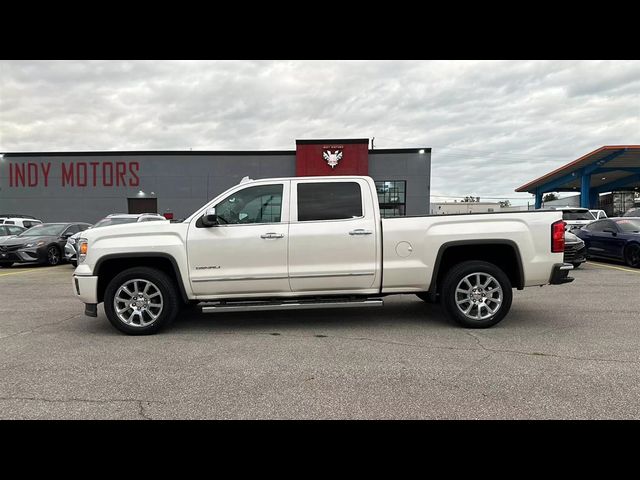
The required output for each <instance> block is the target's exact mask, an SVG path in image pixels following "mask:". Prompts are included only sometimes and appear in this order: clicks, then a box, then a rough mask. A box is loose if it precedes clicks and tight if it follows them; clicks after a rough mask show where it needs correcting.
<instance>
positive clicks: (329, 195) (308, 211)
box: [298, 182, 362, 222]
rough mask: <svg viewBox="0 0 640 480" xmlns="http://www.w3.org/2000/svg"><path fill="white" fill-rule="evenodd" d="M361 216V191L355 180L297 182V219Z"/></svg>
mask: <svg viewBox="0 0 640 480" xmlns="http://www.w3.org/2000/svg"><path fill="white" fill-rule="evenodd" d="M358 217H362V191H361V189H360V185H359V184H358V183H356V182H335V183H330V182H322V183H299V184H298V221H300V222H308V221H312V220H343V219H347V218H358Z"/></svg>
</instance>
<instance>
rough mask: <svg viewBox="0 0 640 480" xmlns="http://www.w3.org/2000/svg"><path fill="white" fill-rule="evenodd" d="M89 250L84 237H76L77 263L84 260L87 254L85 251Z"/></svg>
mask: <svg viewBox="0 0 640 480" xmlns="http://www.w3.org/2000/svg"><path fill="white" fill-rule="evenodd" d="M88 250H89V242H88V241H87V239H86V238H79V239H78V263H82V262H84V259H85V258H86V256H87V251H88Z"/></svg>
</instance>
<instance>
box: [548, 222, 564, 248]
mask: <svg viewBox="0 0 640 480" xmlns="http://www.w3.org/2000/svg"><path fill="white" fill-rule="evenodd" d="M564 226H565V223H564V222H563V221H562V220H558V221H557V222H554V223H552V224H551V251H552V252H553V253H562V252H564Z"/></svg>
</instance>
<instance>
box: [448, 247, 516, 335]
mask: <svg viewBox="0 0 640 480" xmlns="http://www.w3.org/2000/svg"><path fill="white" fill-rule="evenodd" d="M475 273H479V274H480V275H481V277H480V278H481V279H482V276H483V275H484V276H485V277H484V279H485V280H488V277H487V275H490V276H491V277H493V279H494V281H495V282H497V283H498V284H499V286H500V289H501V292H502V301H501V303H500V305H499V306H497V308H496V305H497V302H492V301H491V300H490V298H491V297H492V296H493V294H494V293H495V290H496V286H493V287H492V286H491V285H495V282H491V283H490V285H489V286H488V289H487V290H486V292H485V291H484V289H483V291H482V293H483V294H485V295H483V297H482V298H481V299H480V300H479V302H481V304H480V305H472V304H471V301H469V302H467V303H463V304H462V305H464V306H465V307H466V305H470V307H469V308H470V309H471V310H470V312H469V313H468V315H472V314H473V312H475V313H476V314H477V313H478V312H480V313H479V315H480V317H482V316H487V315H488V316H487V318H478V319H475V318H473V319H472V318H469V317H468V316H467V315H465V314H464V312H462V311H461V310H460V308H463V307H460V308H458V304H457V301H461V300H462V299H464V298H467V297H465V295H464V294H461V293H458V292H457V291H456V290H457V288H458V284H459V283H461V282H463V279H464V278H465V277H467V276H468V275H472V274H475ZM474 278H475V277H474ZM472 280H473V279H472ZM480 281H481V282H482V280H480ZM465 285H466V284H465ZM511 289H512V286H511V282H510V281H509V277H507V275H506V274H505V273H504V272H503V271H502V270H501V269H500V268H498V267H497V266H495V265H494V264H492V263H488V262H483V261H478V260H472V261H468V262H462V263H459V264H457V265H455V266H454V267H453V268H452V269H451V270H450V271H449V272H448V273H447V274H446V275H445V277H444V281H443V283H442V295H441V297H442V298H441V303H442V306H443V308H444V310H445V312H446V313H447V315H448V316H449V318H451V319H452V320H454V321H455V322H457V323H458V324H460V325H462V326H463V327H466V328H488V327H491V326H493V325H495V324H496V323H498V322H500V321H501V320H502V319H503V318H504V317H505V316H506V315H507V313H509V309H510V308H511V301H512V300H513V292H512V290H511ZM469 291H470V292H471V286H470V287H469ZM478 295H480V294H478ZM459 296H460V297H459ZM498 296H499V293H498ZM469 298H471V297H470V296H469ZM485 302H492V303H491V305H493V306H494V309H495V310H496V311H495V313H494V314H490V310H489V307H486V306H485ZM474 308H475V310H474ZM483 311H484V312H485V313H484V315H483V314H482V312H483Z"/></svg>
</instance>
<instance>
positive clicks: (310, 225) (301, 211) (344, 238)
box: [289, 178, 377, 293]
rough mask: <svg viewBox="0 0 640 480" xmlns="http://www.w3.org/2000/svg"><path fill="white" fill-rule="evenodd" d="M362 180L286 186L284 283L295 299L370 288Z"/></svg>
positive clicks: (372, 220)
mask: <svg viewBox="0 0 640 480" xmlns="http://www.w3.org/2000/svg"><path fill="white" fill-rule="evenodd" d="M363 193H366V194H368V195H369V196H371V193H370V187H369V184H368V183H367V182H366V181H365V180H363V179H351V178H344V179H336V180H335V181H333V180H332V181H326V180H324V181H319V180H313V179H305V180H298V181H292V188H291V224H290V227H289V283H290V284H291V290H292V291H293V292H297V293H312V292H315V293H331V292H333V291H336V290H340V291H344V292H353V293H358V292H362V293H371V292H364V291H365V290H370V289H372V287H374V283H375V280H376V265H377V263H376V261H377V257H376V254H377V248H376V241H377V239H376V237H377V235H376V231H377V225H376V217H375V214H374V209H373V208H374V207H373V204H372V201H371V200H369V201H365V200H364V198H363Z"/></svg>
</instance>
